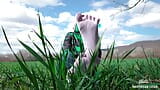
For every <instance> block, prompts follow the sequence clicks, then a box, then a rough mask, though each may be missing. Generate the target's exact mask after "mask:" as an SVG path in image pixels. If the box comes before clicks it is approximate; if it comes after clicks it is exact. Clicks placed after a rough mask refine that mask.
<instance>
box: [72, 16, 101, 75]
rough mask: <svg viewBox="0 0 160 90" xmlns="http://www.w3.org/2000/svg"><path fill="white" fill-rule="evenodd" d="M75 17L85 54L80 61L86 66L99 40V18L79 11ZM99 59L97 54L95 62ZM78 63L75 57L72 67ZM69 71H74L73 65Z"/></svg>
mask: <svg viewBox="0 0 160 90" xmlns="http://www.w3.org/2000/svg"><path fill="white" fill-rule="evenodd" d="M76 19H77V24H78V27H79V29H80V33H81V35H82V39H83V43H84V48H85V56H83V57H82V63H83V65H84V68H86V67H88V65H89V63H90V61H91V56H92V54H93V52H94V50H95V49H96V45H97V43H98V40H99V36H98V24H99V21H100V19H97V18H95V17H93V16H89V15H82V14H81V13H80V14H77V16H76ZM99 60H100V59H99V58H98V56H97V57H96V60H95V63H96V64H98V63H99ZM78 64H79V59H76V61H75V62H74V67H77V65H78ZM70 72H75V70H74V69H73V67H72V68H71V69H70Z"/></svg>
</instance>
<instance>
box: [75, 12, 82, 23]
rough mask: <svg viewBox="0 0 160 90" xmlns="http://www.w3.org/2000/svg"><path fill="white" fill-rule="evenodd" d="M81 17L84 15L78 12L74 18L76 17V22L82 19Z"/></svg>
mask: <svg viewBox="0 0 160 90" xmlns="http://www.w3.org/2000/svg"><path fill="white" fill-rule="evenodd" d="M83 17H84V15H82V14H81V13H78V14H77V15H76V19H77V21H78V22H80V21H82V20H83V19H82V18H83Z"/></svg>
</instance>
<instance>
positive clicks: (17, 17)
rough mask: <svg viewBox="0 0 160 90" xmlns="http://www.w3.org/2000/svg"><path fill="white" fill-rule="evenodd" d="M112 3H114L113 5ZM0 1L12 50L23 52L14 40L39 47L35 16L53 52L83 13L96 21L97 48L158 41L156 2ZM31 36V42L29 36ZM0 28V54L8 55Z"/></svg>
mask: <svg viewBox="0 0 160 90" xmlns="http://www.w3.org/2000/svg"><path fill="white" fill-rule="evenodd" d="M114 1H116V2H114ZM137 1H138V0H0V25H1V26H3V27H4V29H5V31H6V33H7V36H8V39H9V42H10V43H11V45H12V47H13V49H14V51H18V50H20V49H23V47H22V46H21V45H20V43H19V42H18V40H17V39H19V40H21V41H23V42H25V43H26V44H28V45H30V46H31V47H33V45H32V44H31V42H32V41H34V42H36V43H37V44H38V45H40V46H41V43H40V40H39V39H38V38H37V37H36V35H35V33H34V32H33V31H34V30H35V31H37V32H38V16H37V14H38V13H39V15H40V16H41V20H42V25H43V30H44V33H45V35H46V36H47V38H48V39H49V40H50V42H51V43H52V45H53V46H54V47H55V49H56V50H57V51H59V50H60V48H61V46H62V43H63V40H64V37H65V35H66V33H67V32H71V31H73V26H74V24H75V23H76V21H75V15H76V14H77V13H83V14H88V15H92V16H94V17H97V18H100V24H101V27H99V35H100V36H101V35H102V33H104V35H103V38H102V41H101V48H102V49H105V48H107V47H109V46H110V45H111V44H112V43H113V41H115V43H116V46H122V45H129V44H132V43H134V42H137V41H143V40H158V39H160V9H159V8H160V1H159V0H141V2H140V3H139V4H138V5H137V6H136V7H134V8H133V9H131V10H127V11H126V10H125V9H126V8H127V7H132V6H133V5H134V4H135V3H136V2H137ZM28 36H30V37H31V40H30V39H29V37H28ZM10 52H11V51H10V49H9V48H8V46H7V43H6V41H5V39H4V35H3V33H2V30H1V29H0V54H5V53H10Z"/></svg>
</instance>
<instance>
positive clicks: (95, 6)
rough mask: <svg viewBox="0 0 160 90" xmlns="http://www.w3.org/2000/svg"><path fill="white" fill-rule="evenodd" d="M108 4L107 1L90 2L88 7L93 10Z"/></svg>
mask: <svg viewBox="0 0 160 90" xmlns="http://www.w3.org/2000/svg"><path fill="white" fill-rule="evenodd" d="M107 4H108V1H106V0H101V1H94V2H92V3H91V4H90V5H91V6H92V7H93V8H100V7H103V6H105V5H107Z"/></svg>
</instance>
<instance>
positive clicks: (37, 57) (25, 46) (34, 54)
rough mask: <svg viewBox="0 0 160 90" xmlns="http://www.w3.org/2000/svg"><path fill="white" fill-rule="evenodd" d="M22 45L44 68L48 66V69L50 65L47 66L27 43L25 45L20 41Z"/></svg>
mask: <svg viewBox="0 0 160 90" xmlns="http://www.w3.org/2000/svg"><path fill="white" fill-rule="evenodd" d="M18 41H19V42H20V43H21V45H22V46H23V47H24V48H26V49H27V50H28V51H29V52H30V53H31V54H32V55H33V56H35V58H36V60H38V61H40V62H41V63H42V64H43V65H44V66H46V67H47V68H48V65H47V64H46V62H45V61H44V59H43V58H42V57H41V56H40V55H39V54H38V53H37V52H35V51H34V50H33V49H32V48H31V47H29V46H28V45H26V44H25V43H23V42H22V41H20V40H18Z"/></svg>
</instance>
